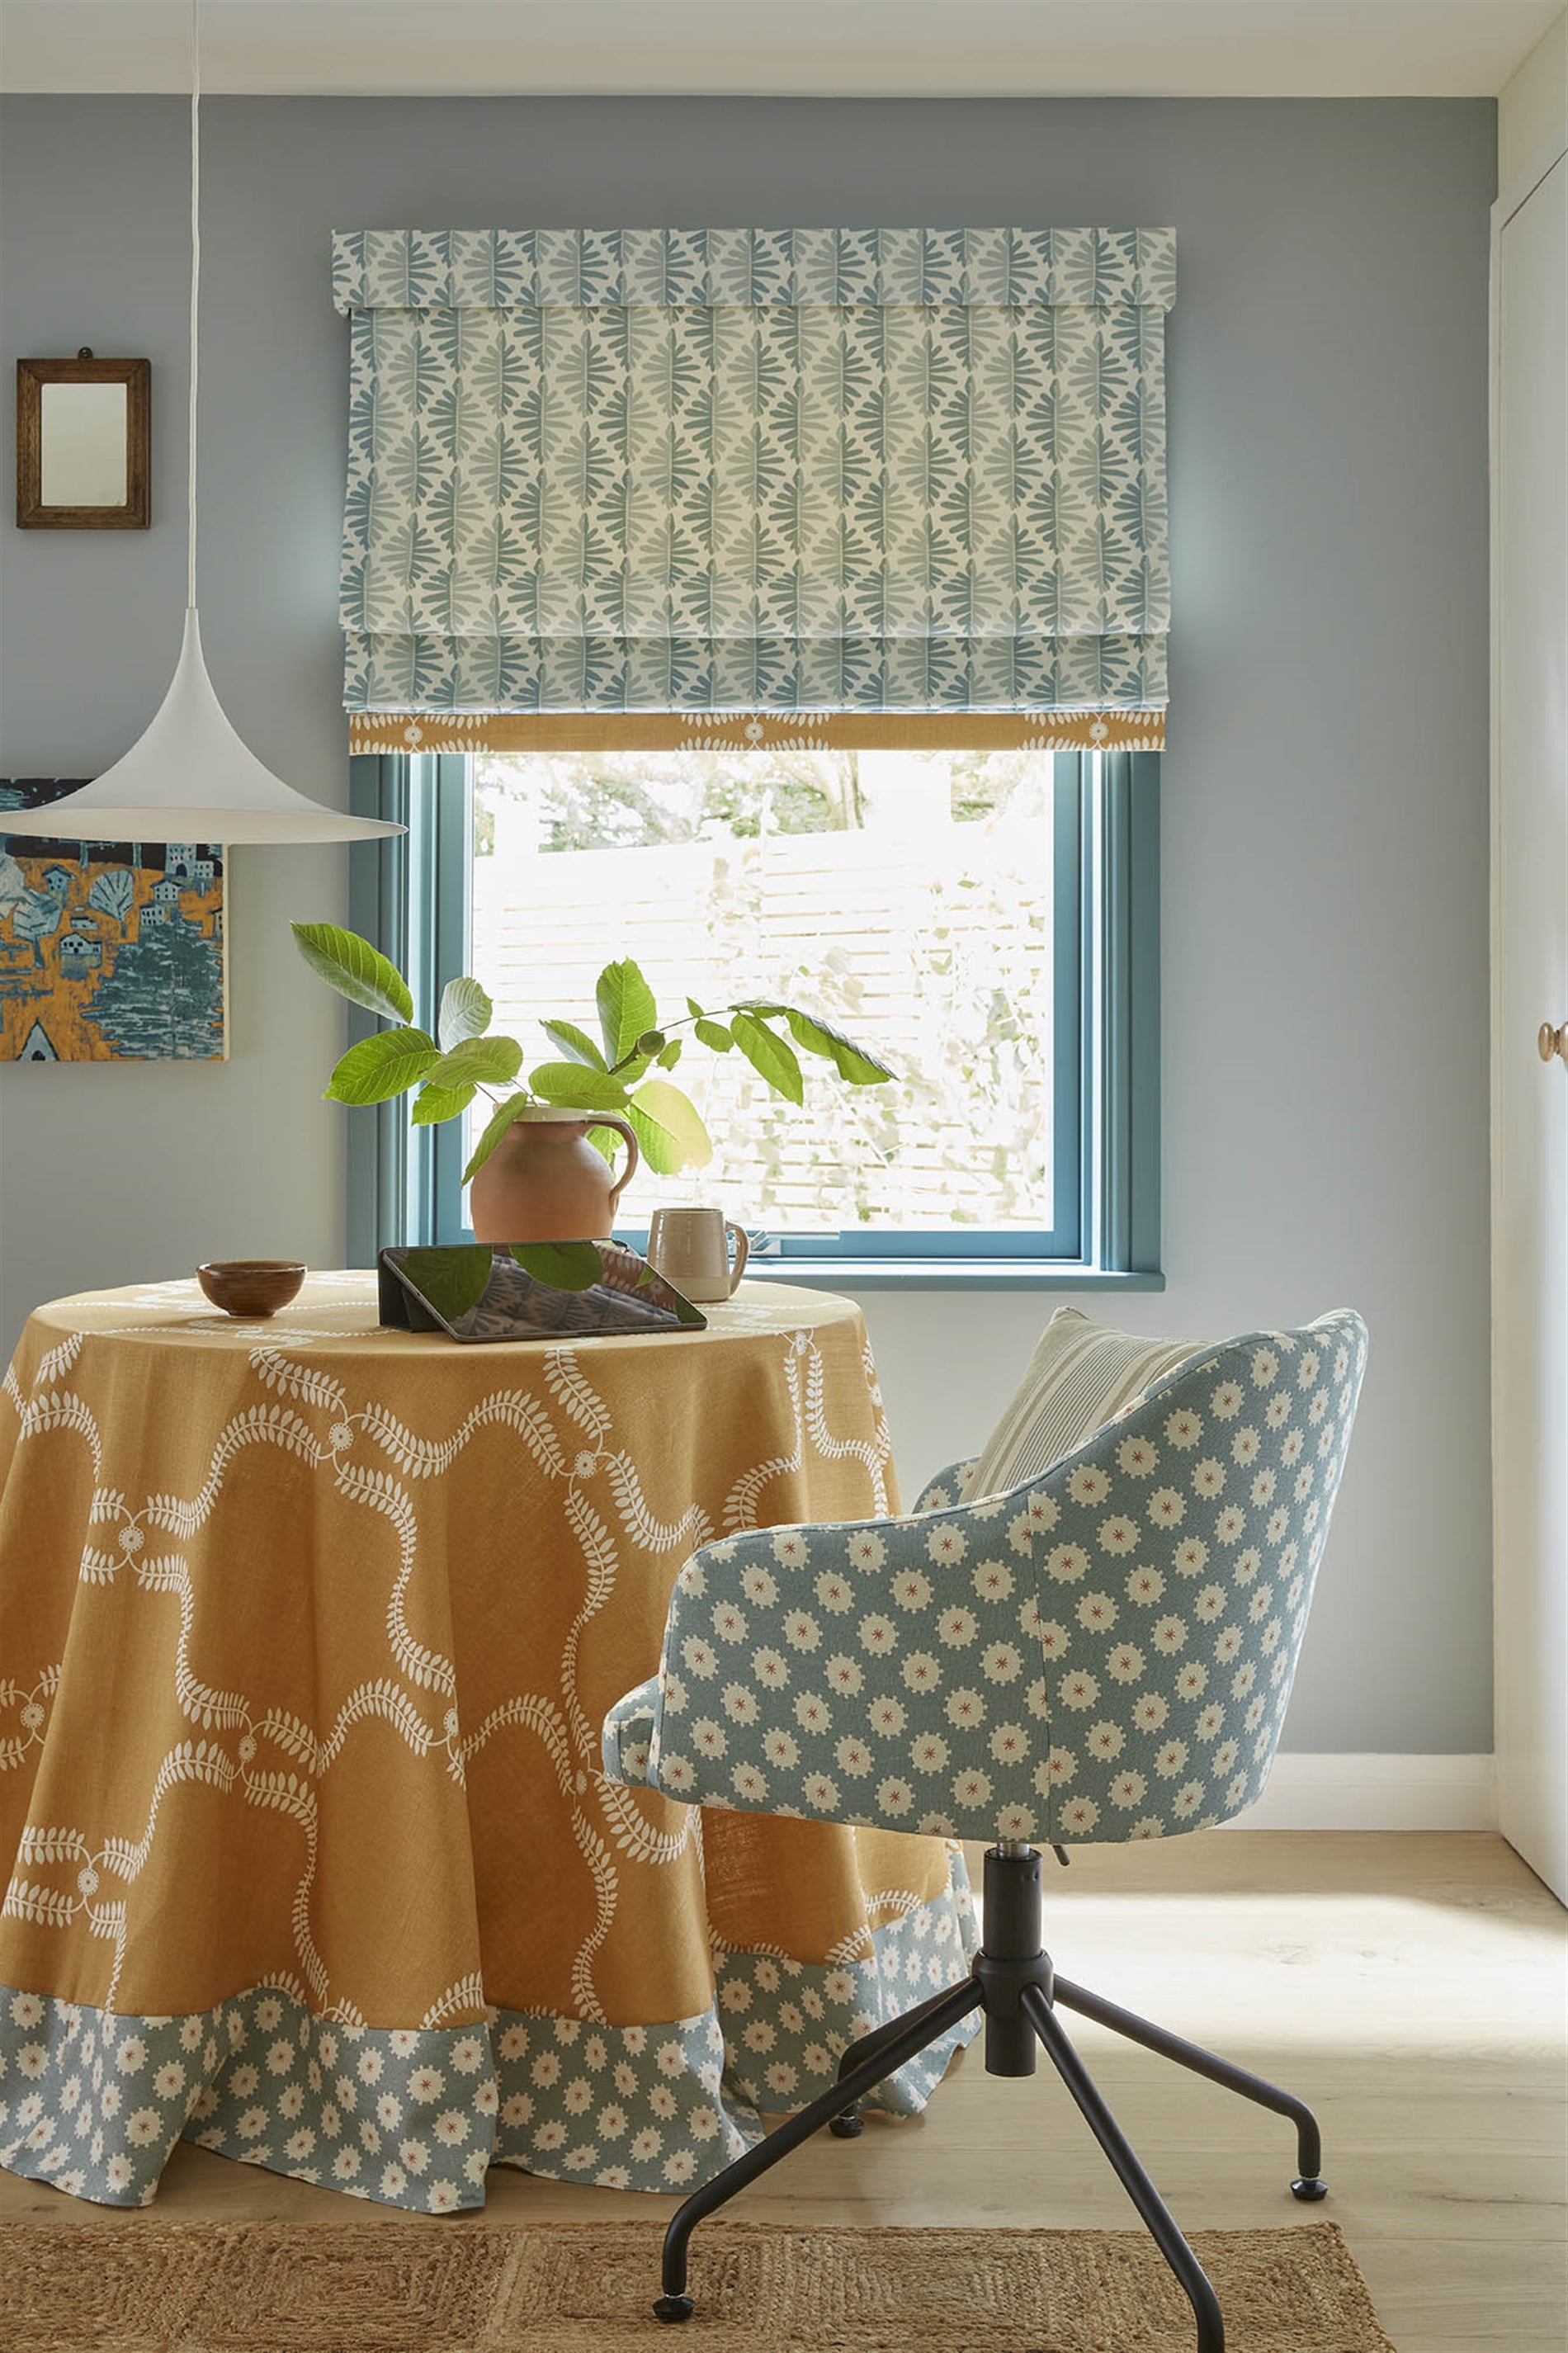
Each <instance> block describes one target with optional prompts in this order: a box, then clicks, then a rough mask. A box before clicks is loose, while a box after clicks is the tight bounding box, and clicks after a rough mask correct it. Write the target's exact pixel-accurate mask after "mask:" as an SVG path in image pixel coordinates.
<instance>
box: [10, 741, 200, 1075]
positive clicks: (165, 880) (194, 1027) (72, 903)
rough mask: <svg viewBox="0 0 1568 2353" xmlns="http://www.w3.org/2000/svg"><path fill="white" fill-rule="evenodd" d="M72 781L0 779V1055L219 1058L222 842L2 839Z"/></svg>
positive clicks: (32, 1058)
mask: <svg viewBox="0 0 1568 2353" xmlns="http://www.w3.org/2000/svg"><path fill="white" fill-rule="evenodd" d="M79 781H80V779H77V778H70V777H65V776H13V777H3V778H0V1062H215V1061H221V1060H223V1059H224V1058H225V1056H226V1054H227V1051H228V990H227V976H226V965H225V951H224V926H223V851H222V849H221V848H220V847H219V846H218V845H217V844H216V843H215V842H203V841H167V842H165V841H65V840H58V841H57V840H50V839H47V837H45V836H33V835H29V834H10V835H7V834H6V832H5V811H6V810H7V809H8V808H40V807H46V806H47V804H48V803H49V802H50V801H52V800H58V798H59V797H60V795H61V794H62V793H68V792H70V791H72V790H73V789H74V787H75V785H76V784H77V783H78V782H79Z"/></svg>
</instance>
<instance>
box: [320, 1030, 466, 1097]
mask: <svg viewBox="0 0 1568 2353" xmlns="http://www.w3.org/2000/svg"><path fill="white" fill-rule="evenodd" d="M440 1059H441V1057H440V1055H439V1054H438V1052H437V1049H436V1041H435V1039H433V1038H427V1037H426V1034H425V1032H424V1030H423V1029H378V1030H377V1031H376V1033H375V1035H374V1038H362V1039H360V1041H359V1043H358V1045H357V1046H351V1047H350V1048H349V1050H348V1052H347V1053H346V1054H345V1055H344V1056H343V1058H342V1061H341V1062H340V1063H339V1064H338V1066H337V1068H336V1070H335V1071H333V1072H332V1076H331V1084H330V1085H329V1086H328V1088H327V1092H326V1097H325V1100H326V1101H327V1102H328V1103H390V1102H391V1100H392V1098H393V1096H394V1095H400V1094H404V1093H405V1092H406V1091H407V1090H408V1088H410V1087H412V1086H416V1085H417V1084H418V1082H419V1081H420V1080H421V1079H427V1078H428V1077H429V1075H430V1073H431V1071H433V1070H434V1069H435V1067H436V1065H437V1062H438V1061H439V1060H440Z"/></svg>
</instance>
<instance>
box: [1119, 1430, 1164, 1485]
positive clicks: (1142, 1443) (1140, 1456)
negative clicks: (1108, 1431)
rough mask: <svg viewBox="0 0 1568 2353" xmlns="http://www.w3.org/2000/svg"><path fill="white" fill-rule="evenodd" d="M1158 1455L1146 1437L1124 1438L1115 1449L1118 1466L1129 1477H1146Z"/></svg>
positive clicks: (1158, 1458) (1157, 1459)
mask: <svg viewBox="0 0 1568 2353" xmlns="http://www.w3.org/2000/svg"><path fill="white" fill-rule="evenodd" d="M1159 1460H1160V1457H1159V1455H1158V1453H1157V1452H1156V1451H1155V1449H1154V1446H1153V1444H1152V1441H1151V1440H1149V1439H1147V1438H1124V1439H1123V1440H1122V1441H1121V1445H1120V1446H1119V1447H1118V1448H1117V1450H1116V1461H1117V1464H1118V1467H1119V1468H1120V1469H1121V1470H1123V1471H1125V1472H1126V1473H1127V1475H1128V1477H1129V1478H1131V1479H1147V1478H1148V1476H1149V1474H1150V1472H1152V1470H1153V1468H1154V1465H1155V1464H1156V1463H1157V1462H1158V1461H1159Z"/></svg>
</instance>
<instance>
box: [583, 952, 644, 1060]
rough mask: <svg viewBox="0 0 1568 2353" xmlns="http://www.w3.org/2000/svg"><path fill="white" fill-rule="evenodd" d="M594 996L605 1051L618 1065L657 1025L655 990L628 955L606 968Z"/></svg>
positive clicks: (600, 976)
mask: <svg viewBox="0 0 1568 2353" xmlns="http://www.w3.org/2000/svg"><path fill="white" fill-rule="evenodd" d="M594 995H595V1001H596V1002H597V1005H598V1008H599V1027H600V1029H602V1030H603V1031H604V1033H605V1053H606V1054H607V1055H608V1056H609V1058H610V1060H611V1061H612V1062H618V1061H619V1060H620V1059H621V1057H622V1055H623V1054H629V1053H630V1052H631V1050H632V1049H633V1047H634V1046H635V1045H636V1044H637V1039H639V1038H640V1037H641V1036H642V1034H643V1032H644V1030H645V1029H654V1028H655V1027H656V1026H657V1024H658V1006H657V1005H656V1004H655V1003H654V998H653V991H652V989H651V988H650V987H648V985H647V981H646V980H645V979H644V978H643V976H642V973H641V970H640V969H639V967H638V966H637V965H635V964H634V963H633V962H632V960H631V958H630V956H626V958H624V959H623V961H622V962H621V963H619V964H607V965H605V969H604V971H603V972H602V973H601V974H600V975H599V985H598V987H597V988H596V989H595V992H594Z"/></svg>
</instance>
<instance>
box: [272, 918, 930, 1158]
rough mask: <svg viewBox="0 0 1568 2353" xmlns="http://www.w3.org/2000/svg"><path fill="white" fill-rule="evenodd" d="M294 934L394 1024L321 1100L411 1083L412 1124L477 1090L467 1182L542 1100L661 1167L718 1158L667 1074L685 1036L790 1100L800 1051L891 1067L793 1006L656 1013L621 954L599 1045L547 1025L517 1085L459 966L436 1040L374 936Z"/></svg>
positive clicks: (853, 1064)
mask: <svg viewBox="0 0 1568 2353" xmlns="http://www.w3.org/2000/svg"><path fill="white" fill-rule="evenodd" d="M293 932H294V939H295V943H296V944H297V946H298V947H299V950H300V955H302V956H303V957H304V959H305V962H306V963H307V964H308V965H310V969H311V971H312V972H314V973H317V974H319V975H320V976H321V979H322V980H324V981H326V982H327V984H328V986H329V987H332V988H335V989H336V990H337V992H338V994H339V996H340V997H347V998H348V999H349V1001H350V1003H351V1004H353V1005H359V1006H363V1008H365V1010H366V1011H367V1012H370V1013H374V1014H376V1015H378V1016H379V1018H381V1019H382V1020H383V1021H385V1022H388V1023H390V1024H391V1025H392V1026H391V1027H390V1028H388V1029H378V1030H376V1031H374V1033H373V1035H372V1036H370V1037H368V1038H362V1039H360V1040H359V1041H358V1043H357V1044H356V1045H353V1046H351V1047H350V1048H349V1050H348V1052H347V1053H346V1054H344V1055H343V1056H342V1059H341V1060H339V1061H338V1063H337V1064H336V1066H335V1068H334V1069H333V1071H332V1075H331V1083H330V1084H329V1086H328V1088H327V1095H326V1099H327V1101H328V1102H329V1103H390V1102H391V1100H392V1098H393V1097H394V1096H395V1095H401V1094H408V1093H413V1095H414V1103H413V1108H412V1112H411V1113H410V1116H411V1117H412V1119H413V1121H414V1123H415V1124H416V1126H419V1127H426V1126H432V1125H435V1124H437V1123H438V1122H440V1121H442V1120H447V1119H456V1118H458V1116H459V1115H460V1114H461V1113H463V1112H465V1111H467V1110H468V1105H469V1104H470V1103H472V1102H473V1101H474V1099H475V1097H476V1096H477V1095H480V1094H483V1095H485V1096H487V1097H488V1098H489V1100H490V1101H491V1102H492V1103H494V1104H495V1110H494V1112H493V1113H492V1114H491V1116H490V1118H489V1122H488V1124H486V1126H485V1128H484V1130H483V1132H482V1134H480V1136H479V1142H478V1144H477V1145H475V1147H474V1152H473V1156H472V1158H471V1159H470V1160H469V1162H468V1166H467V1168H466V1169H465V1170H464V1171H463V1180H464V1182H465V1183H467V1181H468V1178H469V1177H470V1176H473V1174H474V1172H475V1171H476V1169H479V1168H482V1167H483V1166H484V1164H485V1162H486V1161H487V1160H488V1159H489V1156H490V1155H491V1153H492V1152H493V1151H494V1150H495V1148H496V1146H497V1145H498V1144H499V1143H500V1140H501V1138H502V1136H503V1135H504V1134H506V1132H507V1130H508V1128H509V1127H510V1126H511V1124H513V1122H514V1121H515V1120H517V1119H520V1118H521V1115H522V1114H523V1113H524V1112H526V1111H531V1110H533V1109H536V1108H537V1107H539V1106H541V1105H543V1104H551V1105H559V1106H560V1107H561V1108H562V1110H563V1111H576V1112H595V1111H597V1112H614V1113H617V1114H618V1115H619V1116H620V1117H621V1118H623V1119H626V1120H627V1121H628V1122H629V1123H630V1124H631V1127H632V1130H633V1133H634V1134H636V1136H637V1143H638V1145H640V1146H641V1149H642V1154H643V1157H644V1158H645V1159H646V1160H647V1164H648V1166H649V1167H650V1168H652V1169H653V1170H654V1171H655V1173H656V1174H657V1175H658V1176H675V1175H676V1174H677V1173H678V1172H679V1170H680V1169H682V1168H700V1167H702V1166H704V1165H705V1164H706V1163H707V1162H708V1161H709V1160H710V1159H711V1158H712V1156H713V1145H712V1142H711V1140H710V1136H709V1134H708V1131H707V1129H706V1127H705V1126H704V1125H703V1124H702V1117H701V1114H700V1112H699V1111H698V1109H697V1106H696V1104H695V1103H693V1102H692V1101H691V1098H690V1096H689V1095H688V1094H687V1093H686V1092H684V1091H683V1090H682V1089H681V1088H679V1087H678V1086H676V1085H675V1084H674V1083H673V1082H672V1081H671V1080H670V1079H669V1078H668V1076H667V1075H666V1073H668V1071H673V1070H674V1068H675V1067H676V1064H677V1063H678V1062H679V1060H680V1058H681V1055H682V1054H683V1052H684V1051H685V1050H686V1047H687V1045H688V1044H689V1043H690V1044H695V1045H697V1046H700V1047H701V1048H702V1049H703V1050H705V1051H707V1052H709V1053H713V1054H729V1053H739V1054H741V1055H742V1056H743V1057H744V1059H745V1060H747V1061H748V1062H749V1063H750V1064H751V1066H752V1069H753V1070H754V1071H756V1072H757V1073H758V1075H759V1076H760V1077H761V1078H763V1079H764V1080H765V1081H766V1082H767V1084H768V1086H769V1087H770V1088H771V1089H772V1090H773V1093H774V1094H776V1095H781V1096H783V1097H784V1100H785V1101H786V1102H788V1103H797V1104H798V1103H804V1102H805V1069H804V1067H803V1065H802V1061H801V1056H802V1054H805V1055H810V1056H813V1057H816V1059H818V1060H823V1061H826V1062H828V1063H830V1064H831V1065H832V1068H833V1071H834V1073H835V1075H836V1076H837V1078H840V1079H842V1080H843V1081H844V1082H845V1083H846V1084H847V1085H848V1086H852V1087H879V1086H881V1085H883V1084H884V1083H885V1082H887V1081H888V1080H889V1079H890V1078H891V1077H892V1075H893V1073H892V1071H890V1070H889V1067H888V1065H887V1063H886V1062H884V1061H881V1060H879V1059H878V1057H877V1056H876V1055H875V1054H873V1053H871V1052H869V1051H868V1049H867V1048H866V1047H864V1046H858V1045H857V1044H856V1042H855V1040H854V1039H852V1038H847V1037H846V1036H845V1034H844V1032H843V1030H841V1029H835V1028H834V1026H833V1024H832V1023H831V1022H830V1021H824V1020H822V1019H821V1018H819V1016H817V1015H816V1014H815V1013H807V1012H805V1011H803V1009H802V1008H800V1007H799V1006H795V1005H780V1004H777V1003H775V1002H773V1000H771V999H766V998H743V999H742V1000H741V1002H739V1003H738V1004H734V1005H725V1006H721V1007H719V1008H714V1009H708V1008H704V1007H702V1006H700V1005H699V1004H698V1002H697V1000H696V998H695V997H687V998H686V1000H685V1003H686V1011H685V1013H684V1014H682V1015H680V1016H679V1017H678V1018H676V1019H674V1020H666V1019H661V1018H660V1016H659V1011H658V1004H657V1002H656V1001H655V997H654V993H653V991H652V989H651V988H650V987H649V986H648V984H647V979H646V978H645V977H644V976H643V973H642V972H641V970H640V969H639V967H638V966H637V965H636V964H634V963H633V962H632V960H631V959H630V957H629V956H628V957H624V958H623V959H622V960H621V961H620V962H619V963H617V964H607V965H605V969H604V971H603V972H602V973H601V974H600V975H599V979H598V985H597V987H596V988H595V1007H596V1010H597V1013H598V1018H599V1041H595V1039H593V1038H592V1037H591V1036H590V1035H589V1033H588V1031H587V1030H585V1029H580V1028H579V1027H578V1025H577V1024H576V1023H575V1022H574V1021H567V1020H550V1021H546V1022H544V1023H542V1028H543V1030H544V1034H545V1036H546V1037H547V1038H548V1039H549V1040H550V1042H551V1044H552V1046H553V1047H554V1049H555V1050H556V1053H557V1054H558V1055H559V1057H560V1058H561V1059H560V1060H556V1061H552V1062H541V1063H540V1064H539V1065H538V1067H537V1068H536V1069H534V1070H531V1071H530V1072H529V1073H528V1077H527V1080H526V1082H524V1083H523V1084H522V1085H521V1086H517V1085H516V1084H515V1082H517V1080H518V1075H519V1073H520V1071H521V1069H522V1062H523V1050H522V1048H521V1045H520V1044H519V1042H518V1040H517V1039H515V1038H501V1037H492V1036H491V1035H490V1034H489V1028H490V1022H491V1020H492V1019H493V1018H494V1014H495V1008H494V1006H493V1005H492V1004H491V1002H490V999H489V996H488V995H487V994H486V992H485V990H484V989H483V988H481V987H480V986H479V982H478V981H477V980H473V979H470V978H469V977H468V976H467V975H464V976H461V977H460V978H458V979H457V980H449V981H448V982H447V986H446V987H445V988H444V989H443V990H442V992H441V1002H440V1006H439V1008H438V1009H437V1017H436V1025H435V1035H434V1036H432V1035H431V1034H430V1032H429V1031H428V1030H427V1029H419V1028H416V1026H415V1021H414V997H413V993H412V991H411V990H410V988H409V986H408V983H407V982H406V981H405V978H404V977H403V975H402V974H401V973H400V972H399V971H398V969H397V966H396V965H395V964H392V963H390V962H389V961H388V959H387V958H386V957H385V956H384V955H382V954H381V952H380V950H379V949H377V948H374V947H373V946H372V945H371V944H370V942H369V941H368V940H365V939H362V938H361V937H360V935H359V934H358V933H357V932H349V931H344V930H343V929H342V928H341V926H340V925H338V924H336V923H296V924H295V925H294V926H293ZM511 1089H515V1091H514V1092H500V1090H511ZM595 1140H596V1139H595ZM610 1149H611V1150H612V1151H613V1150H614V1145H611V1146H610Z"/></svg>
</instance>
